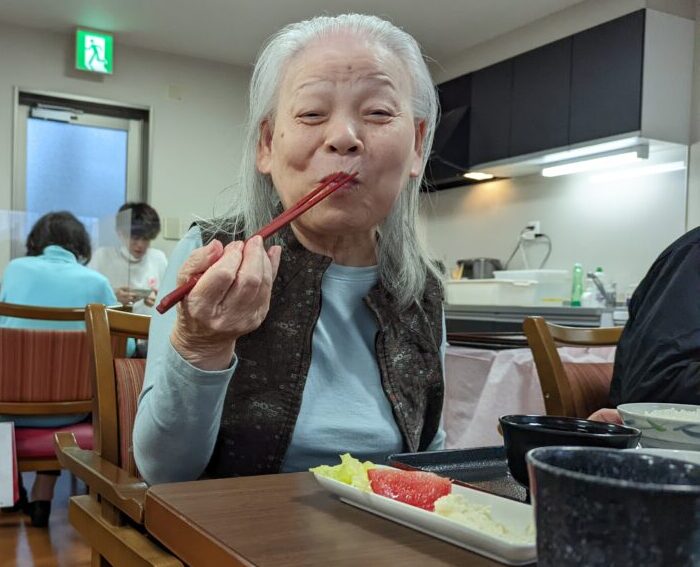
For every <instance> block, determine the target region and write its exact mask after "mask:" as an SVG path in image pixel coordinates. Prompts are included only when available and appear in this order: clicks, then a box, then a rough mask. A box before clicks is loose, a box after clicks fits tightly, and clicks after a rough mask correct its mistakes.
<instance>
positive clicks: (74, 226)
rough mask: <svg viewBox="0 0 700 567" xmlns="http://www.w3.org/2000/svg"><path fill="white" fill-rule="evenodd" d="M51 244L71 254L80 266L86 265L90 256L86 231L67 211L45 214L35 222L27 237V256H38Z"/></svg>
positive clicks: (90, 250) (88, 238)
mask: <svg viewBox="0 0 700 567" xmlns="http://www.w3.org/2000/svg"><path fill="white" fill-rule="evenodd" d="M52 244H53V245H56V246H60V247H61V248H65V249H66V250H68V252H71V253H72V254H73V255H74V256H75V257H76V258H77V259H78V262H80V263H81V264H87V263H88V262H89V261H90V258H91V256H92V248H91V246H90V237H89V236H88V233H87V230H85V227H84V226H83V223H81V222H80V221H79V220H78V219H77V218H75V216H74V215H73V214H72V213H69V212H68V211H59V212H56V213H47V214H45V215H44V216H43V217H41V218H40V219H39V220H38V221H36V223H35V224H34V226H33V227H32V230H30V231H29V235H28V236H27V256H40V255H41V254H42V253H43V252H44V248H46V247H47V246H51V245H52Z"/></svg>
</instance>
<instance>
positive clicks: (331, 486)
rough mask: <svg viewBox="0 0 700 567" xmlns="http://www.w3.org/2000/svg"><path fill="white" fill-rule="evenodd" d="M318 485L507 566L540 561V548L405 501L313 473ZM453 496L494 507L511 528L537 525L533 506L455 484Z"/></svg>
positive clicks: (494, 513) (349, 501) (498, 517)
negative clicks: (518, 542) (496, 535)
mask: <svg viewBox="0 0 700 567" xmlns="http://www.w3.org/2000/svg"><path fill="white" fill-rule="evenodd" d="M314 476H315V477H316V480H317V481H318V483H319V484H320V485H321V486H322V487H323V488H325V489H326V490H328V491H329V492H332V493H333V494H336V495H337V496H339V497H340V499H341V500H342V501H343V502H345V503H346V504H350V505H352V506H355V507H357V508H361V509H362V510H366V511H367V512H371V513H372V514H376V515H377V516H381V517H383V518H386V519H388V520H391V521H393V522H396V523H399V524H403V525H404V526H408V527H409V528H413V529H414V530H418V531H420V532H423V533H426V534H428V535H431V536H433V537H436V538H439V539H442V540H445V541H447V542H449V543H452V544H454V545H458V546H459V547H463V548H465V549H468V550H470V551H474V552H475V553H479V554H481V555H484V556H486V557H488V558H490V559H494V560H496V561H500V562H502V563H505V564H507V565H525V564H527V563H532V562H533V561H535V559H536V558H537V546H536V545H535V544H534V543H532V544H516V543H511V542H509V541H505V540H503V539H500V538H498V537H495V536H492V535H489V534H486V533H483V532H479V531H477V530H474V529H472V528H469V527H467V526H465V525H463V524H460V523H458V522H455V521H454V520H450V519H448V518H445V517H443V516H439V515H438V514H436V513H435V512H428V511H427V510H423V509H422V508H417V507H415V506H411V505H409V504H404V503H403V502H398V501H396V500H392V499H391V498H386V497H385V496H379V495H378V494H374V493H372V492H363V491H361V490H359V489H357V488H355V487H353V486H350V485H348V484H345V483H342V482H339V481H337V480H333V479H330V478H327V477H324V476H320V475H317V474H316V473H314ZM452 494H461V495H463V496H465V497H468V498H469V499H470V500H471V501H472V502H474V503H476V504H481V505H489V506H491V515H492V517H493V518H494V519H495V520H497V521H498V522H501V523H502V524H504V525H505V526H506V527H508V528H512V529H514V530H518V531H522V530H524V529H525V527H526V526H527V525H528V524H533V523H534V514H533V511H532V507H531V506H529V505H528V504H522V503H520V502H515V501H513V500H508V499H506V498H501V497H500V496H496V495H494V494H489V493H487V492H481V491H479V490H471V489H469V488H466V487H464V486H458V485H454V484H453V485H452Z"/></svg>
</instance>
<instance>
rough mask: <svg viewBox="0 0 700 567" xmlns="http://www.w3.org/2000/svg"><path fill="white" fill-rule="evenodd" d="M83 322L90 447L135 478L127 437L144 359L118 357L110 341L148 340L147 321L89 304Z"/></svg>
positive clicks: (135, 315) (147, 317) (139, 389)
mask: <svg viewBox="0 0 700 567" xmlns="http://www.w3.org/2000/svg"><path fill="white" fill-rule="evenodd" d="M85 323H86V327H87V334H88V343H89V346H90V351H91V353H92V362H93V365H94V371H93V374H94V380H95V393H96V396H95V401H96V403H95V410H94V412H93V426H94V430H95V433H94V447H95V450H96V451H97V453H98V454H99V455H100V456H101V457H102V458H103V459H104V460H106V461H108V462H110V463H112V464H113V465H116V466H117V467H120V468H123V469H125V470H126V471H128V472H129V473H130V474H131V475H134V476H136V465H135V463H134V460H133V452H132V450H131V434H132V430H133V424H134V418H135V417H136V402H137V399H138V396H139V394H140V393H141V386H142V385H143V377H144V374H145V370H146V360H145V359H143V358H140V359H139V358H134V359H132V358H126V357H124V356H123V355H121V356H120V353H115V350H114V342H115V340H124V341H125V340H126V339H127V338H135V339H146V338H148V329H149V327H150V323H151V318H150V317H149V316H147V315H137V314H133V313H125V312H122V311H116V310H112V309H106V308H105V306H104V305H99V304H93V305H88V306H87V308H86V310H85Z"/></svg>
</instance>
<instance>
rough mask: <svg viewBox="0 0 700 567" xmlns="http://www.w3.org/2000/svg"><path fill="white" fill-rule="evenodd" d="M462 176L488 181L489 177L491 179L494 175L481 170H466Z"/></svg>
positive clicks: (473, 179)
mask: <svg viewBox="0 0 700 567" xmlns="http://www.w3.org/2000/svg"><path fill="white" fill-rule="evenodd" d="M462 177H465V178H466V179H471V180H472V181H488V180H489V179H493V178H494V175H493V174H491V173H482V172H481V171H468V172H467V173H465V174H463V175H462Z"/></svg>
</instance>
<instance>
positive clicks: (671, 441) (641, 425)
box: [617, 402, 700, 451]
mask: <svg viewBox="0 0 700 567" xmlns="http://www.w3.org/2000/svg"><path fill="white" fill-rule="evenodd" d="M665 409H676V410H686V411H698V410H700V406H692V405H688V404H664V403H656V402H650V403H636V404H622V405H619V406H617V411H619V412H620V415H621V416H622V420H623V421H624V422H625V425H630V426H632V427H636V428H637V429H639V430H640V431H641V432H642V438H641V439H640V443H641V445H642V447H644V448H649V447H651V448H659V449H680V450H684V451H698V450H700V418H699V419H698V421H690V420H688V419H682V418H677V417H656V416H650V415H648V414H649V412H652V411H654V410H665Z"/></svg>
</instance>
